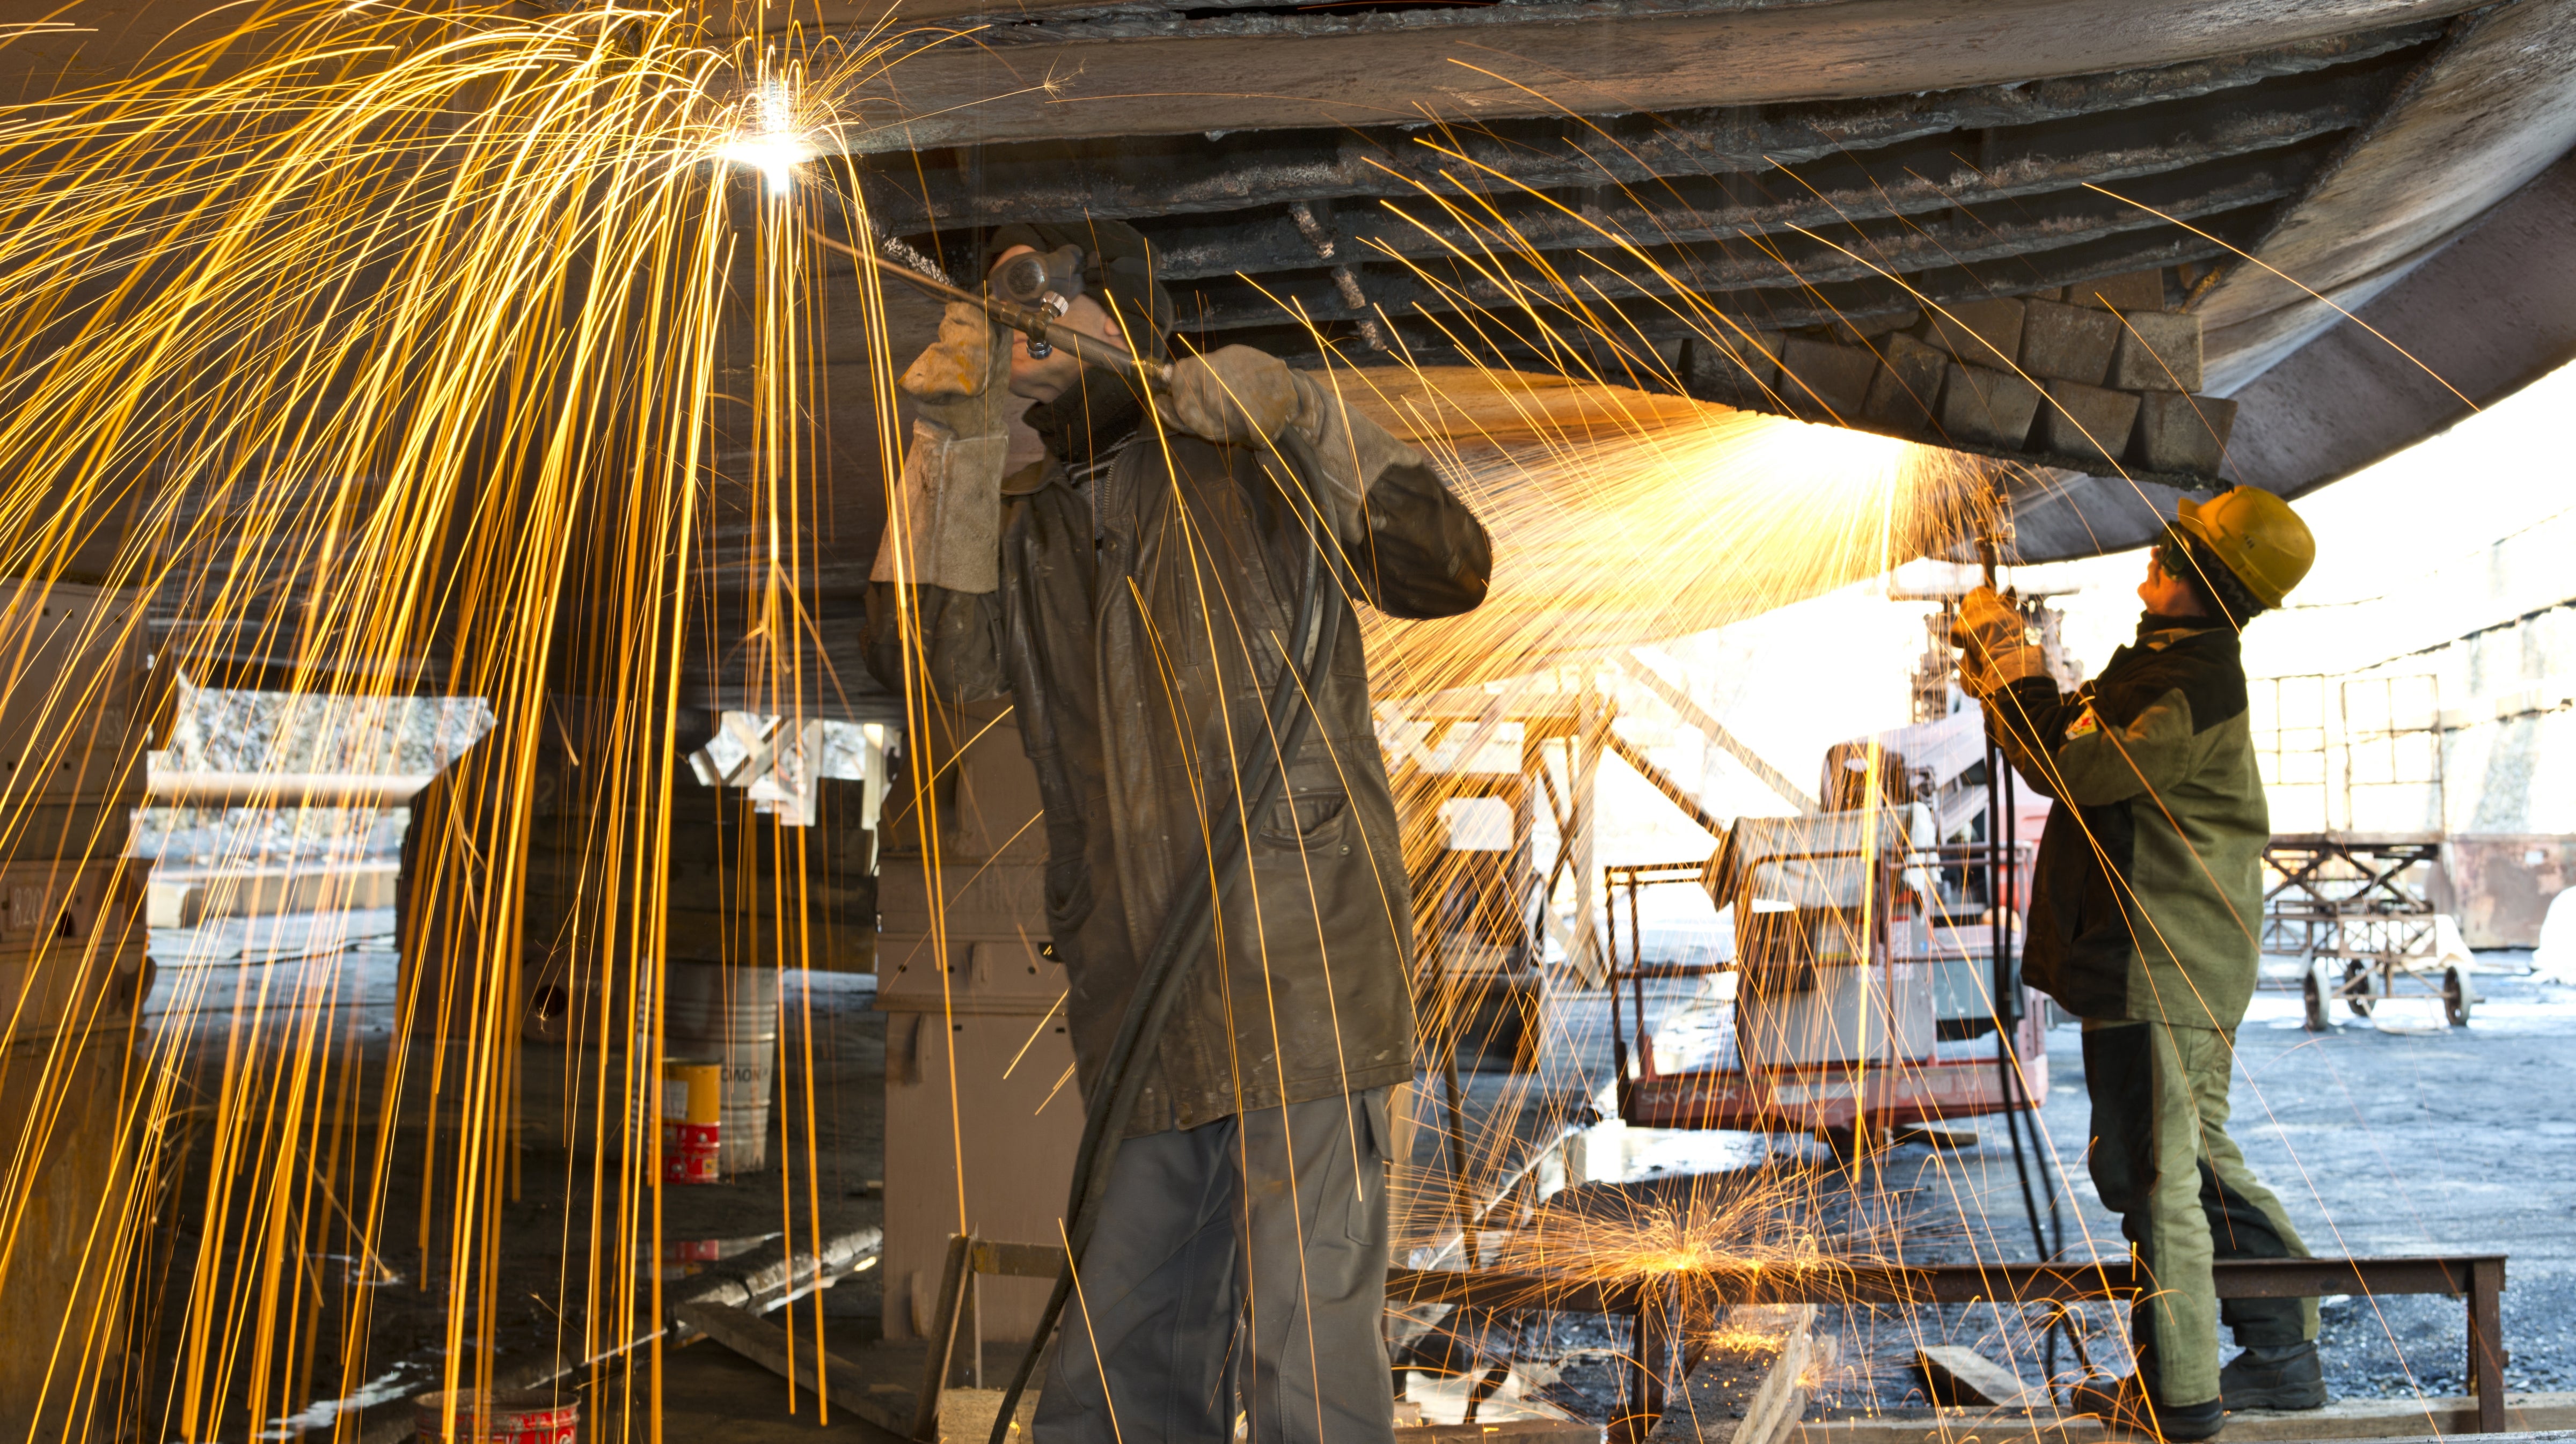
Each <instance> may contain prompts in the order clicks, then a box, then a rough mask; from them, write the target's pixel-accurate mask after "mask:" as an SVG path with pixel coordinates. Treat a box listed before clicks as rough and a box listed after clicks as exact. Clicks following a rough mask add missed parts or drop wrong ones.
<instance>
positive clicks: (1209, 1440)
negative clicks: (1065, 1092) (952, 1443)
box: [1036, 1088, 1395, 1444]
mask: <svg viewBox="0 0 2576 1444" xmlns="http://www.w3.org/2000/svg"><path fill="white" fill-rule="evenodd" d="M1386 1106H1387V1090H1386V1089H1384V1088H1376V1089H1371V1090H1369V1091H1368V1092H1365V1093H1355V1094H1351V1095H1349V1096H1347V1097H1340V1098H1329V1099H1323V1100H1319V1101H1317V1102H1312V1103H1292V1104H1289V1105H1288V1106H1287V1107H1285V1108H1266V1109H1262V1110H1259V1111H1257V1112H1254V1113H1251V1114H1247V1115H1243V1116H1239V1117H1235V1118H1224V1119H1219V1120H1218V1121H1216V1122H1214V1123H1208V1124H1203V1125H1201V1126H1200V1127H1197V1128H1189V1129H1179V1130H1175V1131H1172V1132H1168V1133H1151V1134H1147V1135H1145V1136H1143V1137H1141V1138H1130V1139H1128V1140H1127V1141H1126V1142H1125V1143H1123V1144H1121V1145H1120V1146H1119V1149H1118V1161H1117V1163H1116V1164H1115V1165H1114V1166H1113V1167H1112V1168H1111V1169H1110V1174H1109V1189H1108V1193H1107V1195H1106V1197H1105V1198H1104V1199H1103V1200H1102V1207H1101V1217H1100V1225H1099V1229H1098V1231H1097V1232H1095V1233H1094V1234H1093V1235H1092V1237H1091V1246H1090V1248H1089V1249H1088V1250H1087V1251H1086V1252H1087V1257H1085V1259H1084V1260H1083V1267H1082V1271H1081V1275H1080V1277H1079V1279H1078V1281H1077V1288H1076V1291H1075V1293H1074V1297H1073V1300H1072V1302H1071V1303H1070V1304H1068V1305H1067V1306H1066V1309H1065V1320H1064V1332H1063V1335H1062V1337H1061V1338H1060V1339H1059V1340H1058V1342H1057V1346H1056V1350H1055V1362H1054V1363H1053V1364H1052V1365H1051V1366H1050V1367H1049V1369H1048V1371H1047V1377H1046V1384H1045V1387H1044V1389H1043V1391H1042V1392H1041V1394H1040V1396H1039V1399H1038V1409H1037V1419H1036V1436H1037V1444H1164V1441H1175V1444H1177V1441H1191V1444H1220V1441H1226V1440H1230V1439H1232V1438H1233V1437H1234V1420H1235V1413H1236V1410H1237V1407H1238V1404H1237V1400H1238V1398H1239V1399H1240V1408H1241V1409H1242V1411H1243V1413H1244V1414H1246V1415H1247V1416H1248V1418H1247V1427H1248V1433H1249V1440H1250V1444H1392V1441H1393V1439H1394V1437H1395V1430H1394V1415H1395V1395H1394V1387H1393V1382H1392V1379H1391V1376H1390V1375H1389V1374H1388V1372H1387V1359H1386V1344H1385V1341H1384V1339H1383V1337H1382V1336H1381V1334H1380V1333H1379V1328H1380V1321H1381V1316H1382V1315H1383V1314H1384V1313H1385V1311H1386V1266H1387V1234H1386V1190H1387V1138H1388V1127H1387V1115H1386Z"/></svg>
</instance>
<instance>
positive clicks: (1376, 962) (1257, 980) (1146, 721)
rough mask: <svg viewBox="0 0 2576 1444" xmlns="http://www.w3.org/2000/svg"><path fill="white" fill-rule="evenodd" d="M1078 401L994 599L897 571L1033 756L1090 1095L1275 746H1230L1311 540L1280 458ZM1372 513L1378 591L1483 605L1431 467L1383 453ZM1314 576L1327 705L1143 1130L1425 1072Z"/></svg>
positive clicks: (1458, 525) (1371, 570) (961, 683)
mask: <svg viewBox="0 0 2576 1444" xmlns="http://www.w3.org/2000/svg"><path fill="white" fill-rule="evenodd" d="M1091 374H1092V375H1094V376H1096V375H1097V373H1091ZM1095 384H1096V383H1095ZM1113 399H1115V398H1113ZM1058 406H1059V407H1062V406H1063V403H1058ZM1041 410H1042V411H1043V410H1046V408H1041ZM1074 410H1075V411H1077V412H1078V411H1079V410H1080V408H1078V407H1077V408H1074ZM1092 410H1093V412H1094V414H1093V415H1092V416H1090V417H1089V418H1088V419H1087V420H1086V421H1085V423H1084V424H1083V425H1081V426H1069V425H1064V424H1061V421H1062V418H1061V416H1058V417H1056V418H1055V422H1056V423H1057V424H1051V423H1050V421H1049V420H1047V419H1041V418H1040V417H1039V416H1038V415H1036V414H1034V413H1033V415H1032V423H1033V424H1035V425H1037V427H1038V430H1039V432H1040V434H1041V435H1042V436H1044V437H1046V438H1047V440H1048V450H1049V457H1048V459H1047V461H1046V462H1045V463H1044V464H1043V465H1041V466H1037V467H1030V468H1024V469H1022V470H1021V471H1019V472H1016V473H1014V474H1013V475H1012V476H1011V477H1010V478H1009V479H1008V480H1007V481H1006V482H1005V483H1004V488H1003V489H1004V511H1003V517H1002V529H1001V547H1002V561H1001V568H1000V579H1001V586H1000V590H999V591H998V592H994V593H989V594H982V595H975V594H968V593H962V592H954V591H948V590H945V589H942V588H938V587H931V586H916V587H913V588H911V590H912V592H913V594H914V597H913V599H914V602H915V603H916V605H917V606H918V607H919V608H920V619H919V626H920V636H921V637H922V639H923V649H924V653H925V655H924V657H923V659H922V668H923V673H924V675H925V676H926V679H927V680H928V682H929V683H930V685H931V686H932V687H933V688H934V689H936V691H937V692H938V694H939V695H940V697H941V700H943V701H951V702H963V701H971V700H974V699H977V698H983V697H994V696H999V695H1002V694H1004V693H1007V694H1008V695H1009V696H1010V697H1011V698H1012V699H1013V705H1014V709H1015V711H1016V712H1017V714H1018V717H1019V722H1020V731H1021V737H1022V738H1023V739H1024V742H1025V745H1026V747H1027V750H1028V755H1029V760H1030V761H1031V762H1032V763H1034V764H1035V765H1036V769H1037V775H1038V783H1039V787H1040V795H1041V800H1042V802H1043V804H1044V808H1045V822H1046V834H1047V869H1046V903H1047V921H1048V926H1049V929H1050V931H1051V933H1052V936H1053V940H1054V943H1055V948H1056V952H1057V955H1058V956H1059V957H1061V958H1062V959H1063V960H1064V964H1065V970H1066V976H1067V980H1068V991H1067V995H1066V1000H1065V1009H1066V1013H1067V1016H1068V1019H1069V1021H1070V1025H1071V1029H1072V1038H1073V1046H1074V1058H1075V1062H1076V1065H1077V1069H1078V1072H1079V1075H1080V1077H1081V1080H1082V1086H1083V1088H1084V1090H1085V1093H1086V1095H1088V1094H1090V1093H1092V1092H1093V1091H1095V1090H1096V1089H1097V1087H1098V1086H1099V1080H1100V1074H1101V1069H1102V1068H1103V1066H1104V1060H1105V1059H1106V1057H1107V1055H1108V1053H1109V1050H1110V1046H1111V1043H1112V1040H1113V1039H1114V1038H1115V1037H1116V1035H1117V1032H1118V1027H1119V1024H1120V1021H1121V1019H1122V1018H1124V1016H1125V1014H1126V1011H1127V1003H1128V998H1129V996H1130V995H1131V994H1132V993H1133V991H1134V989H1135V984H1136V980H1137V976H1138V974H1139V972H1140V971H1141V969H1142V967H1143V960H1144V958H1145V956H1146V954H1147V953H1148V952H1149V951H1150V950H1151V949H1152V947H1153V945H1154V940H1155V938H1156V936H1157V935H1158V933H1159V932H1160V930H1161V928H1162V926H1163V920H1164V918H1165V916H1166V915H1167V914H1168V913H1169V912H1170V911H1171V909H1172V907H1173V905H1174V900H1175V895H1176V892H1177V890H1178V889H1180V888H1183V887H1210V886H1211V885H1212V883H1211V880H1210V879H1209V878H1208V876H1207V875H1206V873H1205V871H1204V865H1203V864H1201V863H1200V862H1199V861H1198V859H1199V858H1200V857H1201V855H1202V849H1203V848H1204V847H1205V845H1206V835H1207V833H1206V829H1207V827H1208V826H1209V824H1210V820H1211V819H1212V818H1214V817H1215V816H1216V815H1218V814H1219V813H1220V812H1221V811H1223V810H1225V809H1229V808H1232V807H1234V806H1236V805H1237V795H1238V794H1237V788H1238V785H1240V786H1241V787H1243V788H1244V789H1245V790H1247V791H1248V790H1249V789H1250V787H1251V786H1252V785H1253V783H1254V780H1255V777H1256V774H1255V772H1254V769H1255V767H1256V766H1260V765H1266V764H1268V763H1269V762H1270V761H1271V760H1272V759H1274V758H1275V757H1276V752H1275V749H1274V748H1273V747H1272V743H1271V741H1270V739H1268V738H1266V737H1262V738H1261V740H1260V741H1259V742H1258V743H1257V744H1256V747H1255V748H1254V749H1250V750H1252V751H1262V750H1264V749H1268V750H1267V751H1266V752H1265V753H1264V755H1260V756H1255V755H1244V756H1235V755H1232V753H1233V748H1234V746H1235V743H1234V741H1233V739H1234V738H1236V737H1245V736H1257V735H1258V734H1259V731H1260V727H1261V723H1260V718H1261V715H1262V711H1263V708H1264V705H1265V699H1266V698H1267V697H1268V696H1269V694H1270V691H1271V685H1272V683H1273V682H1274V681H1275V680H1276V679H1277V678H1278V677H1279V676H1280V674H1281V672H1282V670H1283V669H1284V668H1285V667H1286V666H1287V665H1288V663H1287V661H1286V657H1287V655H1288V652H1289V648H1288V642H1287V637H1288V633H1289V631H1290V629H1291V627H1292V625H1293V623H1294V620H1295V618H1296V615H1297V611H1298V603H1299V600H1300V596H1301V589H1302V584H1303V582H1304V579H1305V575H1306V557H1307V554H1308V552H1309V550H1310V549H1311V544H1310V543H1309V542H1308V541H1307V540H1306V538H1305V534H1304V533H1302V532H1301V531H1300V530H1299V529H1298V527H1297V525H1296V522H1295V520H1294V517H1293V514H1292V513H1291V511H1290V509H1289V507H1288V505H1287V504H1286V502H1285V500H1284V498H1283V494H1282V492H1281V486H1282V484H1283V481H1284V479H1285V473H1284V470H1283V468H1282V467H1281V465H1280V463H1279V462H1278V461H1277V460H1276V459H1275V458H1274V457H1273V456H1272V454H1271V453H1269V452H1268V451H1266V450H1255V449H1252V448H1246V447H1231V446H1219V445H1214V444H1211V443H1209V442H1206V441H1202V440H1200V439H1198V438H1197V437H1194V436H1191V435H1188V434H1186V433H1183V432H1180V431H1178V430H1177V429H1158V427H1157V426H1156V425H1155V424H1154V423H1152V422H1148V421H1145V420H1144V419H1143V416H1142V413H1141V411H1140V410H1139V409H1137V408H1135V407H1133V406H1132V405H1128V406H1124V407H1120V406H1107V407H1104V406H1101V405H1098V404H1095V405H1094V406H1093V408H1092ZM1104 411H1105V412H1106V413H1107V414H1106V415H1102V414H1100V413H1102V412H1104ZM1380 435H1381V436H1382V433H1380ZM1400 449H1401V450H1402V451H1403V452H1404V454H1405V455H1406V456H1407V457H1409V458H1411V459H1412V460H1413V461H1414V462H1416V463H1418V462H1419V457H1418V455H1416V454H1414V453H1412V452H1411V451H1410V449H1409V448H1400ZM1068 462H1070V463H1071V464H1070V465H1068ZM1364 512H1365V517H1364V521H1363V520H1361V519H1358V518H1354V519H1352V523H1351V524H1349V525H1347V526H1345V528H1344V534H1345V539H1346V544H1345V547H1344V550H1345V552H1346V554H1347V555H1348V557H1349V562H1350V568H1349V570H1350V574H1351V575H1353V576H1355V577H1356V578H1357V581H1358V586H1359V589H1360V591H1361V593H1362V594H1363V595H1364V596H1365V598H1366V600H1367V601H1368V602H1369V603H1370V604H1371V605H1372V606H1374V607H1376V608H1377V609H1378V610H1379V611H1381V612H1385V613H1387V614H1389V615H1391V616H1396V617H1439V616H1448V615H1452V614H1455V613H1458V612H1463V611H1467V610H1469V609H1470V608H1473V607H1474V606H1475V605H1476V604H1477V603H1478V602H1480V601H1481V600H1483V598H1484V593H1485V584H1486V579H1487V577H1488V575H1489V574H1490V571H1491V567H1492V550H1491V546H1490V543H1489V541H1488V539H1487V537H1486V534H1485V529H1484V527H1483V526H1482V525H1481V524H1480V523H1479V522H1478V521H1477V520H1476V518H1475V516H1474V514H1473V513H1471V512H1469V511H1468V510H1467V508H1466V507H1465V506H1464V505H1463V504H1462V503H1460V502H1459V501H1458V499H1457V498H1456V497H1455V496H1453V495H1451V494H1450V491H1449V489H1448V488H1447V487H1446V486H1445V485H1443V484H1442V482H1441V480H1440V477H1439V475H1438V474H1437V473H1436V472H1434V471H1433V470H1432V469H1431V468H1430V467H1429V466H1428V465H1425V464H1409V465H1397V466H1393V467H1390V468H1388V469H1387V470H1385V471H1382V472H1380V473H1379V474H1378V475H1377V476H1376V477H1375V479H1374V482H1373V484H1371V486H1370V487H1369V490H1368V492H1367V499H1366V504H1365V508H1364ZM1326 586H1327V594H1326V598H1325V605H1327V606H1330V607H1334V608H1337V609H1339V610H1341V612H1342V613H1343V621H1342V626H1341V630H1340V631H1339V633H1338V634H1337V636H1338V641H1337V645H1336V647H1335V650H1334V653H1333V656H1332V659H1331V662H1330V665H1329V667H1328V668H1327V670H1326V672H1325V675H1324V678H1323V681H1322V683H1321V684H1320V686H1319V687H1318V688H1317V689H1316V691H1315V692H1314V694H1313V697H1312V705H1313V707H1314V709H1315V714H1316V724H1317V725H1316V726H1315V727H1314V729H1313V731H1312V733H1311V734H1310V735H1309V738H1308V740H1307V741H1306V742H1305V743H1304V744H1303V746H1302V747H1301V748H1300V749H1299V751H1298V753H1297V755H1296V756H1295V757H1294V758H1292V759H1290V760H1289V762H1288V792H1287V794H1286V795H1285V796H1283V797H1282V798H1281V799H1280V801H1279V803H1278V804H1277V806H1275V807H1274V808H1272V809H1271V810H1270V811H1269V812H1268V813H1266V814H1264V815H1263V816H1261V817H1259V818H1256V819H1253V820H1252V826H1251V827H1250V829H1249V832H1250V842H1249V846H1248V849H1247V858H1246V860H1247V862H1248V875H1245V876H1238V877H1237V878H1236V879H1234V880H1233V882H1232V885H1231V886H1228V887H1225V888H1224V889H1222V890H1221V891H1220V892H1219V894H1218V901H1219V906H1218V907H1217V909H1216V912H1215V916H1216V918H1217V920H1218V921H1217V925H1216V928H1215V939H1216V943H1215V946H1216V956H1214V957H1203V958H1196V959H1188V960H1185V961H1184V963H1183V964H1182V966H1183V967H1185V968H1187V969H1188V970H1189V981H1188V983H1187V986H1186V989H1185V991H1184V992H1183V994H1182V995H1181V998H1180V1000H1179V1002H1178V1005H1177V1006H1176V1007H1175V1008H1174V1009H1173V1012H1172V1014H1171V1020H1170V1023H1169V1025H1168V1027H1167V1028H1166V1030H1165V1032H1164V1033H1163V1036H1162V1039H1161V1042H1160V1045H1159V1048H1158V1050H1157V1052H1156V1053H1155V1055H1154V1059H1153V1068H1152V1073H1151V1075H1150V1076H1149V1078H1148V1080H1147V1083H1146V1087H1145V1090H1144V1093H1143V1095H1142V1096H1141V1098H1140V1099H1139V1101H1138V1103H1137V1107H1136V1113H1135V1117H1134V1120H1133V1122H1132V1123H1131V1125H1130V1127H1129V1130H1128V1131H1129V1133H1130V1134H1131V1135H1133V1134H1143V1133H1153V1132H1160V1131H1163V1130H1165V1129H1172V1128H1192V1127H1196V1126H1198V1125H1199V1124H1202V1123H1207V1122H1209V1121H1211V1120H1214V1119H1219V1118H1224V1117H1227V1116H1230V1115H1232V1114H1234V1113H1236V1112H1238V1111H1241V1110H1244V1109H1253V1108H1264V1107H1271V1106H1275V1105H1278V1104H1280V1103H1299V1102H1308V1101H1311V1100H1314V1099H1318V1098H1328V1097H1333V1096H1336V1095H1339V1094H1342V1093H1345V1092H1356V1091H1359V1090H1362V1089H1367V1088H1375V1087H1379V1086H1382V1085H1386V1084H1393V1083H1401V1082H1405V1081H1407V1080H1409V1079H1410V1078H1411V1077H1412V1076H1413V1013H1412V1003H1411V999H1410V992H1409V989H1408V988H1407V986H1406V967H1407V964H1408V962H1409V959H1410V954H1411V950H1412V909H1411V904H1410V902H1409V900H1408V896H1407V891H1406V886H1405V872H1404V859H1403V853H1402V849H1401V846H1400V842H1399V838H1398V833H1397V829H1396V819H1395V804H1394V799H1393V794H1392V790H1391V789H1390V787H1389V785H1388V782H1387V775H1386V767H1385V764H1384V762H1383V761H1382V760H1381V759H1380V757H1379V753H1378V743H1377V735H1376V729H1375V727H1374V725H1373V723H1372V718H1371V712H1370V705H1369V687H1368V664H1367V659H1366V657H1365V654H1364V653H1363V651H1362V647H1361V638H1360V628H1359V624H1358V621H1357V619H1356V618H1355V617H1353V616H1352V615H1351V614H1350V603H1349V601H1348V600H1347V599H1346V598H1345V597H1344V595H1343V594H1342V592H1341V591H1340V589H1339V588H1337V587H1334V586H1333V585H1332V584H1331V583H1330V581H1329V578H1328V580H1327V582H1326ZM896 600H897V597H896V594H895V587H894V585H893V584H891V583H885V582H878V583H875V584H873V585H872V586H871V588H870V596H869V608H868V610H869V625H870V629H871V635H870V637H869V639H868V642H869V648H868V656H869V666H870V669H871V670H872V671H874V672H875V673H876V675H877V676H878V677H879V679H881V680H882V681H884V682H885V683H886V684H887V685H888V686H890V687H895V688H898V689H899V688H901V687H902V686H903V685H904V684H905V681H906V669H905V667H904V665H903V663H904V658H903V656H902V643H901V640H900V638H899V636H898V629H897V628H896V626H895V625H894V622H895V617H894V612H893V608H894V605H895V603H896ZM1194 869H1195V870H1196V871H1193V870H1194Z"/></svg>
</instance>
